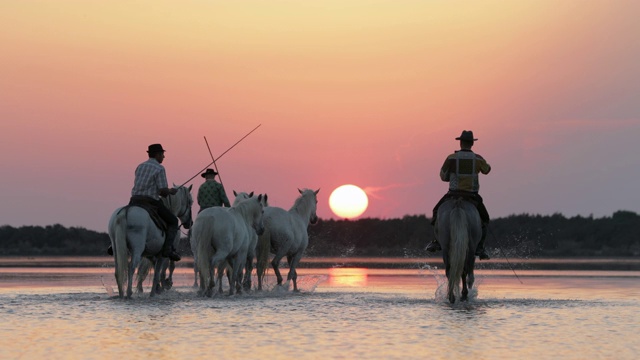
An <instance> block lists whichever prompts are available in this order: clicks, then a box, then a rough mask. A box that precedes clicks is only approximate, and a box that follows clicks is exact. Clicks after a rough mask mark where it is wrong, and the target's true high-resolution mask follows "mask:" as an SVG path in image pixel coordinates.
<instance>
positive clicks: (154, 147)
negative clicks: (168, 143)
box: [147, 144, 165, 154]
mask: <svg viewBox="0 0 640 360" xmlns="http://www.w3.org/2000/svg"><path fill="white" fill-rule="evenodd" d="M164 151H165V150H164V149H163V148H162V145H160V144H151V145H149V149H148V150H147V152H148V153H149V154H155V153H159V152H164Z"/></svg>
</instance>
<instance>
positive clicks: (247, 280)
mask: <svg viewBox="0 0 640 360" xmlns="http://www.w3.org/2000/svg"><path fill="white" fill-rule="evenodd" d="M253 258H254V256H253V255H251V254H249V255H247V263H246V264H245V267H244V278H243V279H242V287H243V288H244V290H245V291H251V273H252V272H253Z"/></svg>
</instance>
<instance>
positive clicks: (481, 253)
mask: <svg viewBox="0 0 640 360" xmlns="http://www.w3.org/2000/svg"><path fill="white" fill-rule="evenodd" d="M476 256H477V257H478V258H480V260H489V259H491V258H490V257H489V254H487V252H486V251H485V250H484V249H482V250H480V251H476Z"/></svg>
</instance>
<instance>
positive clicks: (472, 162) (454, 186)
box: [426, 130, 491, 260]
mask: <svg viewBox="0 0 640 360" xmlns="http://www.w3.org/2000/svg"><path fill="white" fill-rule="evenodd" d="M456 140H460V150H458V151H455V152H454V153H453V154H451V155H449V156H448V157H447V159H446V160H445V161H444V164H443V165H442V168H441V169H440V179H442V181H447V182H449V192H447V193H446V194H445V195H444V196H443V197H442V199H440V201H438V203H437V204H436V206H435V207H434V208H433V217H432V218H431V224H432V225H434V226H435V224H436V217H437V215H438V208H439V207H440V205H442V203H444V202H445V201H446V200H447V199H450V198H452V197H463V198H464V199H466V200H469V201H470V202H471V203H472V204H474V205H475V206H476V208H477V209H478V213H479V214H480V220H481V222H482V238H481V239H480V243H479V244H478V247H477V249H476V256H478V257H479V258H480V260H487V259H489V255H488V254H487V252H486V251H485V248H484V241H485V238H486V236H487V225H488V223H489V213H488V212H487V208H486V207H485V206H484V203H483V202H482V197H480V194H478V190H479V189H480V183H479V181H478V174H479V173H483V174H485V175H486V174H488V173H489V172H490V171H491V166H490V165H489V163H487V161H486V160H485V159H484V158H483V157H482V156H480V155H478V154H476V153H474V152H473V151H471V147H472V146H473V144H474V141H477V140H478V139H474V137H473V131H471V130H469V131H467V130H463V131H462V134H461V135H460V136H459V137H457V138H456ZM436 231H437V229H436ZM426 250H427V251H429V252H435V251H437V250H442V248H441V247H440V243H438V238H437V236H436V237H435V238H434V239H433V241H432V242H431V243H430V244H429V245H428V246H427V249H426Z"/></svg>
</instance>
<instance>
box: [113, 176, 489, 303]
mask: <svg viewBox="0 0 640 360" xmlns="http://www.w3.org/2000/svg"><path fill="white" fill-rule="evenodd" d="M174 187H175V188H176V189H177V192H176V194H175V195H169V196H167V197H166V198H163V199H162V201H163V203H164V204H165V206H166V207H167V208H168V209H169V210H170V211H171V212H172V213H173V214H174V215H176V216H177V217H178V219H179V220H180V223H181V226H182V227H184V228H185V229H189V241H190V245H191V250H192V252H193V259H194V277H195V280H194V287H198V280H199V290H198V294H200V295H201V296H209V297H211V296H213V295H214V294H215V293H216V281H217V293H222V292H223V287H222V283H223V281H222V279H223V276H224V274H225V273H226V275H227V279H228V284H229V295H233V294H234V293H238V292H244V291H250V290H251V286H252V284H251V277H252V271H253V263H254V261H255V262H256V268H257V269H256V275H257V280H258V285H257V290H258V291H260V290H262V289H263V280H264V276H265V273H266V269H267V267H268V265H269V258H270V254H273V257H272V259H271V262H270V264H271V267H272V268H273V271H274V273H275V275H276V278H277V285H278V286H282V282H283V278H282V275H281V274H280V269H279V266H280V262H281V261H282V259H283V258H285V257H286V259H287V262H288V264H289V274H288V276H287V282H289V281H291V282H292V283H293V290H294V291H298V284H297V278H298V275H297V272H296V268H297V267H298V264H299V263H300V259H301V258H302V255H303V254H304V252H305V250H306V248H307V246H308V244H309V235H308V233H307V228H308V226H309V224H314V223H316V222H317V220H318V217H317V215H316V208H317V203H318V200H317V195H318V192H319V191H320V190H319V189H318V190H310V189H304V190H300V189H298V192H299V193H300V195H299V197H298V198H297V199H296V200H295V201H294V203H293V205H292V206H291V208H290V209H288V210H285V209H282V208H279V207H275V206H269V204H268V202H267V195H266V194H260V195H257V196H254V194H253V192H251V193H246V192H241V193H236V192H235V191H234V195H235V200H234V203H233V205H232V206H231V207H228V208H227V207H211V208H207V209H204V210H202V211H201V212H200V213H199V214H198V215H197V217H196V219H195V221H193V218H192V213H191V207H192V205H193V198H192V195H191V186H189V187H184V186H174ZM437 228H438V229H441V230H440V231H437V237H438V241H439V242H440V245H441V246H442V253H443V261H444V266H445V272H446V276H447V278H448V285H447V295H448V299H449V301H450V302H451V303H454V302H455V300H456V296H459V299H460V300H461V301H464V300H467V297H468V292H469V288H471V287H472V286H473V282H474V275H473V268H474V263H475V255H474V254H475V249H476V247H477V245H478V242H479V241H480V235H481V225H480V216H479V214H478V211H477V210H476V208H475V206H474V205H472V204H471V203H469V202H467V201H464V200H463V199H459V198H456V199H451V200H449V201H447V202H445V203H443V205H442V206H440V208H439V210H438V223H437ZM108 232H109V237H110V238H111V245H112V247H113V256H114V261H115V277H116V283H117V285H118V293H119V296H120V298H131V296H132V285H133V275H134V272H135V270H136V269H138V279H137V283H138V284H137V289H138V291H139V292H142V283H143V281H144V279H145V277H146V275H147V274H148V272H149V270H150V269H149V264H151V263H152V264H153V265H154V277H153V282H152V286H151V291H150V293H151V296H154V295H155V294H157V293H160V292H162V291H164V290H166V289H168V288H170V287H171V285H172V280H171V279H172V274H173V270H174V268H175V264H174V263H173V262H169V260H168V259H165V258H163V257H161V256H160V253H161V250H162V245H163V243H164V234H163V232H162V230H161V229H160V228H158V226H157V225H156V224H155V223H154V221H153V219H152V218H151V216H150V215H149V213H148V212H147V211H146V210H144V209H142V208H139V207H136V206H125V207H121V208H118V209H116V210H115V211H114V213H113V215H112V216H111V219H110V220H109V228H108ZM179 240H180V234H178V236H176V239H175V240H174V244H175V245H177V242H178V241H179ZM146 259H148V260H150V261H146ZM143 260H144V261H143ZM167 268H168V269H169V271H170V274H169V276H168V277H167V276H166V271H167ZM125 282H126V288H125ZM460 284H462V289H460V287H461V286H460Z"/></svg>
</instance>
